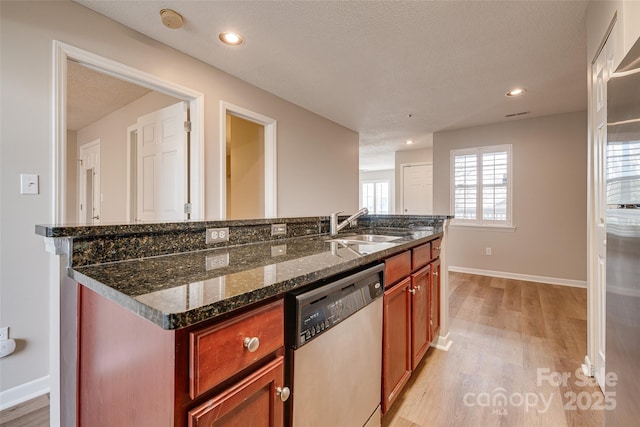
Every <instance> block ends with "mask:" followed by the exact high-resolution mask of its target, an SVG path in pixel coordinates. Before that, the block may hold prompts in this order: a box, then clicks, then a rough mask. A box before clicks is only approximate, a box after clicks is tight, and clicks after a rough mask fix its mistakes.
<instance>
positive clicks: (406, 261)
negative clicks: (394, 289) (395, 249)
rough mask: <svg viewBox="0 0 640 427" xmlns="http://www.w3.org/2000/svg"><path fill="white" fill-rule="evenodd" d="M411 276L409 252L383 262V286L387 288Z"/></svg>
mask: <svg viewBox="0 0 640 427" xmlns="http://www.w3.org/2000/svg"><path fill="white" fill-rule="evenodd" d="M409 274H411V251H404V252H402V253H400V254H398V255H394V256H392V257H390V258H387V259H386V260H384V286H385V288H389V287H391V286H393V284H395V283H396V282H398V281H400V280H402V279H404V278H405V277H407V276H408V275H409Z"/></svg>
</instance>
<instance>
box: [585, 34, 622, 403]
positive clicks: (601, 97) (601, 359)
mask: <svg viewBox="0 0 640 427" xmlns="http://www.w3.org/2000/svg"><path fill="white" fill-rule="evenodd" d="M614 37H615V31H612V32H611V35H610V36H609V38H608V39H607V42H606V43H605V44H604V46H603V48H602V51H601V52H600V54H599V55H598V57H597V59H596V61H595V62H594V63H593V65H592V78H593V80H592V82H591V87H592V94H593V95H592V102H593V105H592V111H593V130H592V131H593V147H592V162H593V164H592V166H591V167H592V176H593V189H592V191H593V196H592V197H593V205H592V234H593V239H592V245H593V251H592V253H593V254H594V259H592V260H590V263H592V265H593V274H592V277H591V280H590V285H589V286H590V289H589V294H588V298H589V299H590V300H591V301H590V302H589V317H590V319H591V322H592V328H593V331H592V335H591V337H592V339H593V344H594V351H595V353H594V354H593V357H594V360H593V361H592V362H593V365H594V366H593V371H594V372H593V374H594V376H595V378H596V381H597V382H598V384H599V385H600V388H602V390H604V379H605V343H606V337H605V331H606V328H605V326H606V311H605V308H606V277H607V269H606V266H607V263H606V261H607V260H606V255H607V244H606V239H607V230H606V207H607V206H606V201H607V199H606V198H607V194H606V164H607V159H606V150H607V81H608V80H609V77H610V75H611V73H612V72H613V67H614V60H615V55H614V54H615V52H614V47H615V39H614Z"/></svg>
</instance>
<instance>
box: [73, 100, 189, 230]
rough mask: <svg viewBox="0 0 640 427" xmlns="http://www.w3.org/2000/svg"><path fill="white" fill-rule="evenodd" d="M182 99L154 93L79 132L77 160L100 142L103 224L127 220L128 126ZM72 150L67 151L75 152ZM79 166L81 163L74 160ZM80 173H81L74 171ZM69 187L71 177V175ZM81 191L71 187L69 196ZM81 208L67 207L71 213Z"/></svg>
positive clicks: (101, 211) (101, 213) (101, 215)
mask: <svg viewBox="0 0 640 427" xmlns="http://www.w3.org/2000/svg"><path fill="white" fill-rule="evenodd" d="M179 101H180V100H179V99H176V98H173V97H170V96H168V95H164V94H162V93H159V92H150V93H148V94H146V95H144V96H142V97H140V98H138V99H136V100H135V101H133V102H131V103H129V104H127V105H125V106H124V107H122V108H120V109H118V110H116V111H114V112H112V113H110V114H108V115H106V116H105V117H103V118H101V119H100V120H98V121H96V122H94V123H91V124H90V125H88V126H86V127H84V128H82V129H79V130H78V132H77V135H78V139H77V150H78V151H77V152H76V159H78V158H80V151H79V150H80V147H81V146H82V145H84V144H87V143H89V142H92V141H95V140H96V139H100V175H101V177H100V187H101V188H100V192H101V193H102V203H101V205H100V220H101V222H102V223H103V224H109V223H114V222H126V221H127V192H126V187H127V127H128V126H131V125H135V124H136V121H137V119H138V117H140V116H143V115H145V114H147V113H151V112H153V111H156V110H159V109H161V108H164V107H167V106H169V105H172V104H175V103H177V102H179ZM69 148H71V147H68V148H67V152H69V151H71V150H70V149H69ZM74 164H75V165H76V166H77V165H78V162H76V161H74ZM74 173H75V174H76V176H77V174H78V170H77V168H76V170H75V171H74ZM67 182H68V184H69V177H68V176H67ZM74 191H75V192H77V188H74V187H73V186H70V185H67V193H70V192H74ZM70 211H75V212H76V216H77V211H78V207H77V206H67V212H70Z"/></svg>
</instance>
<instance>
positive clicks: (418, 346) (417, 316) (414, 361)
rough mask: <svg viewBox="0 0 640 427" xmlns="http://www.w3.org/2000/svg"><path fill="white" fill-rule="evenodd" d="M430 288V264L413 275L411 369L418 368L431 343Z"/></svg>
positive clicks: (411, 290) (410, 291) (411, 292)
mask: <svg viewBox="0 0 640 427" xmlns="http://www.w3.org/2000/svg"><path fill="white" fill-rule="evenodd" d="M430 288H431V268H430V266H426V267H423V268H422V269H420V270H418V271H417V272H415V273H413V274H412V275H411V289H410V290H409V293H410V294H411V370H414V369H416V367H417V366H418V363H420V361H421V360H422V357H423V356H424V355H425V354H426V352H427V350H428V349H429V344H430V343H431V341H430V339H431V328H430V327H429V322H430V311H431V306H430V305H431V304H430V301H429V295H430V292H431V289H430Z"/></svg>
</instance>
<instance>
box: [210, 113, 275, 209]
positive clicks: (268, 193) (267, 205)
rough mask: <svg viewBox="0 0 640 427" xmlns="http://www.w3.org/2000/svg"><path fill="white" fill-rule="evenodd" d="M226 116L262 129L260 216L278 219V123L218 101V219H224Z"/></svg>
mask: <svg viewBox="0 0 640 427" xmlns="http://www.w3.org/2000/svg"><path fill="white" fill-rule="evenodd" d="M227 113H228V114H231V115H232V116H236V117H240V118H242V119H245V120H248V121H250V122H253V123H257V124H259V125H262V126H264V216H265V218H276V217H277V216H278V192H277V190H278V176H277V175H278V174H277V170H278V156H277V145H278V143H277V138H278V130H277V125H278V122H277V120H276V119H272V118H271V117H267V116H264V115H262V114H260V113H256V112H254V111H251V110H248V109H246V108H243V107H240V106H237V105H233V104H231V103H229V102H226V101H220V146H219V153H220V154H219V155H220V168H219V169H220V170H219V174H218V175H219V177H220V187H219V194H220V199H219V206H220V210H219V212H218V218H219V219H225V218H226V217H227Z"/></svg>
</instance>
